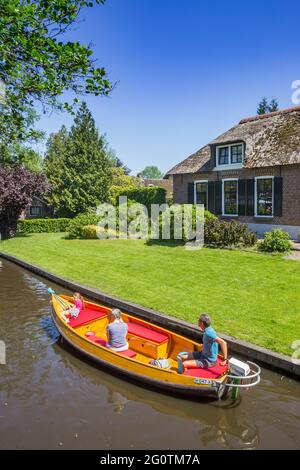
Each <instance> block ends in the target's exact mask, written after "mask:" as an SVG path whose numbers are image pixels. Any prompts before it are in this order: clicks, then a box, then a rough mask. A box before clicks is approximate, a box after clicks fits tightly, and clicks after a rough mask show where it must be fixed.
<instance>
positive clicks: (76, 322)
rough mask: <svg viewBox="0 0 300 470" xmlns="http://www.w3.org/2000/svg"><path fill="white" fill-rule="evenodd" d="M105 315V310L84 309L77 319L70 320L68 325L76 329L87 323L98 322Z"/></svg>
mask: <svg viewBox="0 0 300 470" xmlns="http://www.w3.org/2000/svg"><path fill="white" fill-rule="evenodd" d="M106 315H107V312H106V310H104V309H103V310H102V311H101V310H98V309H97V310H96V309H94V308H89V307H87V308H84V309H83V310H81V312H80V314H79V315H78V317H77V318H72V320H70V322H69V325H70V326H71V327H72V328H77V327H78V326H81V325H84V324H85V323H89V322H90V321H93V320H98V319H99V318H103V317H105V316H106Z"/></svg>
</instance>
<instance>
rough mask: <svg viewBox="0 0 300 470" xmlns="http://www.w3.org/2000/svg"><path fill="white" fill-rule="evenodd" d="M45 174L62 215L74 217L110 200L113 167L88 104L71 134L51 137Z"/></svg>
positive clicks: (54, 201)
mask: <svg viewBox="0 0 300 470" xmlns="http://www.w3.org/2000/svg"><path fill="white" fill-rule="evenodd" d="M45 170H46V174H47V177H48V179H49V182H50V183H51V184H52V191H51V193H50V195H49V202H51V203H52V204H53V205H54V207H55V209H56V211H57V213H58V214H59V215H63V216H71V217H72V216H75V215H77V214H80V213H84V212H87V211H88V210H89V209H94V208H96V207H97V205H98V204H100V203H102V202H106V201H107V200H108V196H109V189H110V186H111V181H112V164H111V161H110V159H109V156H108V149H107V142H106V139H105V137H104V136H102V135H99V132H98V130H97V128H96V125H95V121H94V119H93V117H92V115H91V113H90V111H89V110H88V108H87V105H86V103H82V105H81V107H80V109H79V111H78V113H77V115H76V117H75V120H74V125H73V126H72V127H71V131H70V132H69V133H67V132H66V130H65V129H61V130H60V131H59V133H58V134H56V135H55V136H51V137H50V139H49V142H48V150H47V155H46V160H45Z"/></svg>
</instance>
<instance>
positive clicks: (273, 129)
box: [166, 106, 300, 176]
mask: <svg viewBox="0 0 300 470" xmlns="http://www.w3.org/2000/svg"><path fill="white" fill-rule="evenodd" d="M237 141H243V142H245V144H246V148H245V161H244V166H245V167H246V168H254V167H267V166H276V165H292V164H295V163H300V106H297V107H295V108H290V109H285V110H282V111H277V112H275V113H269V114H262V115H258V116H254V117H250V118H246V119H242V120H241V121H240V122H239V124H237V125H236V126H234V127H232V128H231V129H229V130H228V131H227V132H224V134H222V135H220V136H219V137H217V138H216V139H215V140H213V141H211V142H210V143H209V144H208V145H206V146H205V147H202V148H201V149H200V150H198V151H197V152H196V153H194V154H193V155H190V156H189V157H188V158H186V159H185V160H183V161H182V162H181V163H178V164H177V165H176V166H174V167H173V168H172V169H171V170H169V171H168V172H167V174H166V176H168V175H174V174H181V173H199V172H207V171H211V170H212V169H213V167H214V162H213V159H212V158H211V155H212V153H211V148H212V147H213V146H214V145H219V144H225V143H231V142H237Z"/></svg>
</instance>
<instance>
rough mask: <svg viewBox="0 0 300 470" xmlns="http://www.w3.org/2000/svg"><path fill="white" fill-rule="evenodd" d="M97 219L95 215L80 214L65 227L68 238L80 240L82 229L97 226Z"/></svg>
mask: <svg viewBox="0 0 300 470" xmlns="http://www.w3.org/2000/svg"><path fill="white" fill-rule="evenodd" d="M98 221H99V217H97V216H96V215H95V214H80V215H77V217H74V219H72V220H71V222H70V223H69V225H68V227H67V231H68V232H69V233H68V238H81V237H82V236H83V229H84V227H85V226H87V225H97V222H98Z"/></svg>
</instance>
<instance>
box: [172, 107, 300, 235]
mask: <svg viewBox="0 0 300 470" xmlns="http://www.w3.org/2000/svg"><path fill="white" fill-rule="evenodd" d="M170 176H171V177H172V178H173V198H174V202H175V203H199V204H204V205H205V207H206V208H207V209H208V210H209V211H211V212H213V213H214V214H216V215H218V216H219V217H220V218H223V219H234V220H238V221H240V222H244V223H247V224H248V225H249V227H250V228H251V229H252V230H255V231H256V232H257V233H258V234H259V235H261V234H263V233H264V232H266V231H268V230H271V229H272V228H274V227H281V228H282V229H283V230H285V231H287V232H289V233H290V235H291V237H292V238H293V239H297V238H298V237H299V232H300V106H299V107H295V108H290V109H286V110H282V111H278V112H275V113H269V114H263V115H258V116H254V117H250V118H246V119H242V120H241V121H240V122H239V124H237V125H236V126H234V127H233V128H231V129H229V130H228V131H227V132H225V133H224V134H222V135H220V136H219V137H217V138H216V139H215V140H213V141H212V142H210V143H209V144H208V145H206V146H205V147H203V148H201V149H200V150H198V151H197V152H196V153H194V154H193V155H191V156H189V157H188V158H186V159H185V160H183V161H182V162H181V163H179V164H177V165H176V166H174V167H173V168H172V169H171V170H169V171H168V173H167V174H166V176H165V178H168V177H170Z"/></svg>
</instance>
